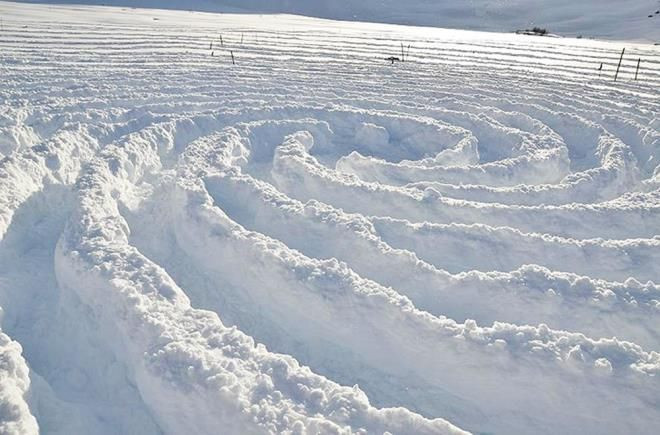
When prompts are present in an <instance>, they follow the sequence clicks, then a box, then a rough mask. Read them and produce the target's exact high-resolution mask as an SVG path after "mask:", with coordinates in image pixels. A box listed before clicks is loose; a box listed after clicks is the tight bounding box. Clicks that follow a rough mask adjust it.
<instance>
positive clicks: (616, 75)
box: [614, 48, 626, 81]
mask: <svg viewBox="0 0 660 435" xmlns="http://www.w3.org/2000/svg"><path fill="white" fill-rule="evenodd" d="M625 52H626V49H625V48H624V49H623V50H622V51H621V57H620V58H619V66H617V67H616V74H614V81H616V79H617V77H619V69H620V68H621V62H622V61H623V53H625Z"/></svg>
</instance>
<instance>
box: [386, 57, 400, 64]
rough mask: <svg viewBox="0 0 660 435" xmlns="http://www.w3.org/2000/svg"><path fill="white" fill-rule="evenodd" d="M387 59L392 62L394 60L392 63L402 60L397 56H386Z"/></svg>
mask: <svg viewBox="0 0 660 435" xmlns="http://www.w3.org/2000/svg"><path fill="white" fill-rule="evenodd" d="M385 60H389V61H390V62H392V65H394V62H401V59H399V58H398V57H396V56H390V57H386V58H385Z"/></svg>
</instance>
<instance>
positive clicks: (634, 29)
mask: <svg viewBox="0 0 660 435" xmlns="http://www.w3.org/2000/svg"><path fill="white" fill-rule="evenodd" d="M27 1H36V2H38V3H82V4H99V5H100V4H103V5H114V6H138V7H151V8H166V9H183V10H196V11H207V12H228V11H241V10H242V11H245V12H252V13H287V14H299V15H307V16H312V17H320V18H331V19H336V20H350V21H366V22H378V23H392V24H408V25H418V26H433V27H447V28H454V29H470V30H488V31H496V32H512V31H515V30H518V29H526V28H532V27H534V26H540V27H543V28H546V29H548V30H549V31H551V32H554V33H558V34H561V35H564V36H578V35H583V36H584V37H596V38H607V39H619V40H621V39H625V40H632V39H637V40H645V41H654V42H660V14H656V11H660V0H578V1H575V0H405V1H402V0H361V1H354V0H186V1H181V0H27Z"/></svg>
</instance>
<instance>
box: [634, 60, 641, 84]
mask: <svg viewBox="0 0 660 435" xmlns="http://www.w3.org/2000/svg"><path fill="white" fill-rule="evenodd" d="M640 63H642V58H641V57H640V58H639V59H637V69H635V81H637V75H638V74H639V64H640Z"/></svg>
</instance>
